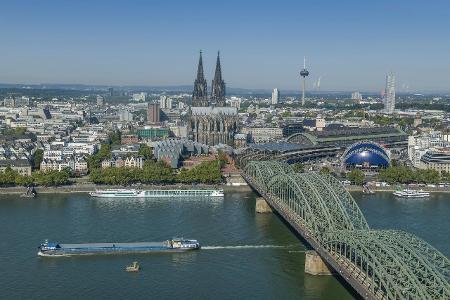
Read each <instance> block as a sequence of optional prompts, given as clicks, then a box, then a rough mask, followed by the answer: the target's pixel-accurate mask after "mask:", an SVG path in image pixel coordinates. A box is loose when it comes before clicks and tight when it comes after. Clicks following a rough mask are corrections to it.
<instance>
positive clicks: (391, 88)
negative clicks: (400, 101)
mask: <svg viewBox="0 0 450 300" xmlns="http://www.w3.org/2000/svg"><path fill="white" fill-rule="evenodd" d="M394 109H395V76H394V74H392V73H389V74H388V75H386V88H385V93H384V110H385V112H386V113H388V114H392V113H393V112H394Z"/></svg>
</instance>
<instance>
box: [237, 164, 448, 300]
mask: <svg viewBox="0 0 450 300" xmlns="http://www.w3.org/2000/svg"><path fill="white" fill-rule="evenodd" d="M242 175H243V176H244V178H245V179H246V180H247V182H248V183H249V184H250V185H251V186H252V187H253V188H254V189H255V190H257V191H258V192H259V193H260V194H261V195H262V196H263V197H264V198H265V199H266V201H267V202H268V203H269V204H270V205H271V206H272V208H274V209H275V210H276V211H277V213H279V214H280V215H281V216H282V217H283V218H284V219H285V220H286V221H287V222H288V223H289V224H290V225H291V226H292V227H293V228H294V229H296V230H297V231H298V232H299V233H300V234H301V235H302V237H303V238H304V239H305V240H306V241H307V242H308V243H309V244H310V245H311V246H312V247H313V248H314V249H315V250H316V251H317V252H318V253H319V254H320V255H321V257H322V258H323V259H324V260H325V261H326V262H327V263H328V264H329V265H330V266H331V267H332V268H333V269H334V270H335V271H336V272H338V273H339V274H340V275H341V276H342V277H343V278H344V279H345V280H346V281H347V282H348V283H349V284H350V285H351V286H352V287H353V288H354V289H355V290H356V291H357V292H358V293H359V294H360V295H361V296H362V297H363V298H367V299H446V300H448V299H450V263H449V260H448V258H447V257H445V256H444V255H443V254H442V253H440V252H439V251H438V250H436V249H435V248H434V247H433V246H431V245H430V244H428V243H427V242H425V241H424V240H422V239H420V238H418V237H416V236H414V235H412V234H410V233H407V232H403V231H398V230H372V229H370V228H369V225H368V224H367V221H366V219H365V217H364V215H363V214H362V212H361V211H360V209H359V207H358V206H357V204H356V202H355V201H354V199H353V198H352V196H351V195H350V194H349V193H348V192H347V191H346V190H345V188H344V187H343V186H342V185H341V183H340V182H339V181H338V180H337V179H335V178H334V177H332V176H330V175H321V174H317V173H295V172H294V171H293V170H292V168H291V167H290V166H289V165H288V164H285V163H281V162H277V161H249V162H248V163H246V164H245V166H244V167H243V172H242Z"/></svg>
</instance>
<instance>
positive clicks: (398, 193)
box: [393, 189, 430, 198]
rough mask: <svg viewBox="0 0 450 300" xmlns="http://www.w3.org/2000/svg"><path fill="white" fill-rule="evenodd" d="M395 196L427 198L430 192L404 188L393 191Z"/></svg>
mask: <svg viewBox="0 0 450 300" xmlns="http://www.w3.org/2000/svg"><path fill="white" fill-rule="evenodd" d="M393 194H394V195H395V196H397V197H402V198H427V197H429V196H430V193H428V192H424V191H423V190H419V191H418V190H411V189H404V190H398V191H395V192H394V193H393Z"/></svg>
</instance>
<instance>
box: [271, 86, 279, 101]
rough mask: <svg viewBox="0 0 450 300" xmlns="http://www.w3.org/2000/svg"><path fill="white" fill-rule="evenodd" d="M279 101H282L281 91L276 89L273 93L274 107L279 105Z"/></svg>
mask: <svg viewBox="0 0 450 300" xmlns="http://www.w3.org/2000/svg"><path fill="white" fill-rule="evenodd" d="M279 99H280V91H279V90H278V89H277V88H275V89H273V91H272V104H273V105H276V104H278V101H279Z"/></svg>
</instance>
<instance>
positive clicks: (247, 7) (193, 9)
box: [0, 0, 450, 91]
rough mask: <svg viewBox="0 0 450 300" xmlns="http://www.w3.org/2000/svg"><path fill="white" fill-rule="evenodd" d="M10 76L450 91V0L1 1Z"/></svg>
mask: <svg viewBox="0 0 450 300" xmlns="http://www.w3.org/2000/svg"><path fill="white" fill-rule="evenodd" d="M0 28H1V29H0V82H3V83H84V84H106V85H179V84H183V85H184V84H192V83H193V81H194V77H195V72H196V68H197V61H198V51H199V50H200V49H202V50H203V53H204V56H203V59H204V65H205V68H206V70H205V74H206V76H207V80H208V84H210V81H211V79H212V76H213V68H214V63H215V58H216V53H217V50H219V49H220V52H221V59H222V71H223V76H224V79H225V81H226V83H227V85H228V86H231V87H242V88H265V89H270V88H274V87H278V88H279V89H281V90H283V89H297V88H299V86H300V81H299V75H298V72H299V70H300V68H301V66H302V64H303V56H304V55H305V56H306V58H307V67H308V68H309V70H310V74H311V75H310V77H309V79H308V87H309V88H312V86H313V82H315V81H317V80H318V78H319V77H321V80H320V81H321V86H320V89H321V90H361V91H366V90H368V91H380V90H381V89H382V88H383V86H384V78H385V74H386V73H387V72H389V71H392V72H394V73H395V74H396V77H397V86H398V89H399V90H401V89H402V86H403V87H404V88H405V87H406V86H409V89H410V90H411V91H430V90H440V91H442V90H444V91H450V32H449V31H450V1H447V0H442V1H438V0H433V1H426V0H422V1H416V0H407V1H406V0H405V1H400V0H397V1H395V0H377V1H364V0H355V1H346V0H339V1H338V0H330V1H320V0H314V1H313V0H309V1H301V0H293V1H282V0H278V1H275V0H273V1H263V0H260V1H244V0H240V1H234V0H221V1H214V0H209V1H195V0H192V1H187V0H184V1H170V0H165V1H150V0H147V1H144V0H142V1H134V0H126V1H117V0H110V1H96V0H85V1H82V0H79V1H73V0H70V1H64V0H58V1H56V0H55V1H46V0H35V1H31V0H30V1H21V0H14V1H12V0H11V1H6V0H4V1H2V4H1V8H0Z"/></svg>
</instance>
